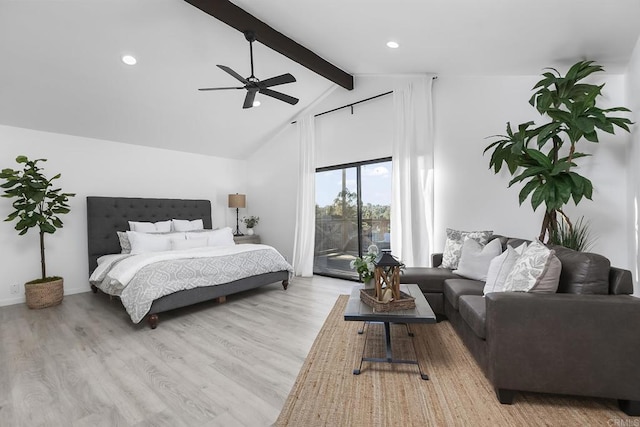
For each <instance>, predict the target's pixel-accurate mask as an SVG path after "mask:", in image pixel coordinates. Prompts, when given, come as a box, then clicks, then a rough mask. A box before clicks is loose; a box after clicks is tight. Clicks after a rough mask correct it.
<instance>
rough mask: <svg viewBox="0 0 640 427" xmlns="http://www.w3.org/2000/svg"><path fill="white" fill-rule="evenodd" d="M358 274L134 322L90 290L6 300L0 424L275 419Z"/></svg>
mask: <svg viewBox="0 0 640 427" xmlns="http://www.w3.org/2000/svg"><path fill="white" fill-rule="evenodd" d="M354 284H355V283H354V282H348V281H342V280H336V279H329V278H325V277H319V276H315V277H314V278H312V279H302V278H295V279H293V280H292V281H291V282H290V285H289V289H288V290H286V291H284V290H283V289H282V286H281V285H280V284H271V285H268V286H264V287H262V288H259V289H256V290H253V291H248V292H244V293H242V294H239V295H232V296H229V297H228V298H227V302H226V303H224V304H217V303H213V302H209V303H202V304H199V305H197V306H194V307H189V308H185V309H180V310H175V311H173V312H169V313H163V314H161V315H160V323H159V326H158V328H157V329H156V330H151V329H149V327H148V326H147V325H146V323H140V324H139V325H134V324H133V323H132V322H131V320H130V318H129V316H128V315H127V314H126V312H125V310H124V308H123V307H122V305H121V304H120V302H119V301H118V300H115V299H114V300H111V301H110V299H109V297H108V296H107V295H104V294H102V293H99V294H97V295H94V294H93V293H90V292H87V293H83V294H76V295H71V296H66V297H65V299H64V301H63V302H62V304H61V305H60V306H57V307H51V308H47V309H43V310H29V309H28V308H27V307H26V305H24V304H19V305H14V306H8V307H1V308H0V425H2V426H30V427H31V426H172V427H175V426H269V425H271V424H272V423H273V422H274V421H275V420H276V418H277V417H278V414H279V413H280V409H281V408H282V405H283V404H284V401H285V399H286V397H287V395H288V394H289V391H290V389H291V387H292V385H293V383H294V381H295V379H296V376H297V374H298V371H299V370H300V367H301V366H302V363H303V361H304V359H305V357H306V355H307V353H308V351H309V349H310V347H311V344H312V343H313V341H314V339H315V337H316V335H317V333H318V331H319V330H320V327H321V326H322V324H323V323H324V320H325V318H326V316H327V314H328V313H329V311H330V310H331V308H332V307H333V305H334V303H335V301H336V298H337V296H338V295H339V294H348V293H350V291H351V288H352V287H353V286H354Z"/></svg>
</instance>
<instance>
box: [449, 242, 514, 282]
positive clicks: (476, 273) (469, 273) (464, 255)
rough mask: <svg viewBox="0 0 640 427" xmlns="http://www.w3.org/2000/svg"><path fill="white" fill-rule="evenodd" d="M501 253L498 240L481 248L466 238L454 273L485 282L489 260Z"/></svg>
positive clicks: (500, 245)
mask: <svg viewBox="0 0 640 427" xmlns="http://www.w3.org/2000/svg"><path fill="white" fill-rule="evenodd" d="M500 253H502V244H501V243H500V239H493V240H492V241H490V242H489V243H487V244H486V245H484V246H482V245H481V244H480V243H478V242H476V241H475V240H473V239H472V238H469V237H467V238H466V239H465V241H464V243H463V244H462V250H461V253H460V262H459V263H458V269H457V270H453V272H454V273H456V274H458V275H460V276H463V277H466V278H468V279H474V280H482V281H484V280H487V272H488V271H489V264H490V263H491V260H492V259H494V258H495V257H497V256H498V255H500Z"/></svg>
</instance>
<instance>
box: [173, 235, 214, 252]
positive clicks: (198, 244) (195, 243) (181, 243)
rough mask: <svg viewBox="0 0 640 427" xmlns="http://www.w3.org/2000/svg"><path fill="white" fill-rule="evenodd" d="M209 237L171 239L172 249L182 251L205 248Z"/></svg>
mask: <svg viewBox="0 0 640 427" xmlns="http://www.w3.org/2000/svg"><path fill="white" fill-rule="evenodd" d="M208 240H209V239H207V238H206V237H201V238H199V239H188V240H187V239H171V250H172V251H181V250H184V249H194V248H204V247H206V246H207V242H208Z"/></svg>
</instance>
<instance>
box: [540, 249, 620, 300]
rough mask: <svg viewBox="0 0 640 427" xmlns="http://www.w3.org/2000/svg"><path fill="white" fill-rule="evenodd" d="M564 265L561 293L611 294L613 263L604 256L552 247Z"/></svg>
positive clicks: (559, 289) (561, 276)
mask: <svg viewBox="0 0 640 427" xmlns="http://www.w3.org/2000/svg"><path fill="white" fill-rule="evenodd" d="M550 248H551V249H553V250H554V251H555V253H556V256H557V257H558V259H559V260H560V262H561V263H562V272H561V273H560V282H559V284H558V292H559V293H570V294H600V295H607V294H608V293H609V270H610V267H611V263H610V262H609V260H608V259H607V258H605V257H603V256H602V255H598V254H592V253H588V252H577V251H574V250H572V249H567V248H565V247H562V246H550Z"/></svg>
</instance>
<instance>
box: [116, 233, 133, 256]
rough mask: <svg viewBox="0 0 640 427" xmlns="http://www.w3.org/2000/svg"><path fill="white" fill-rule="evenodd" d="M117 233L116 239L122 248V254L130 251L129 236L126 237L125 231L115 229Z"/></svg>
mask: <svg viewBox="0 0 640 427" xmlns="http://www.w3.org/2000/svg"><path fill="white" fill-rule="evenodd" d="M116 234H118V240H119V241H120V249H122V252H120V253H123V254H130V253H131V242H129V238H128V237H127V233H125V232H124V231H116Z"/></svg>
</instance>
